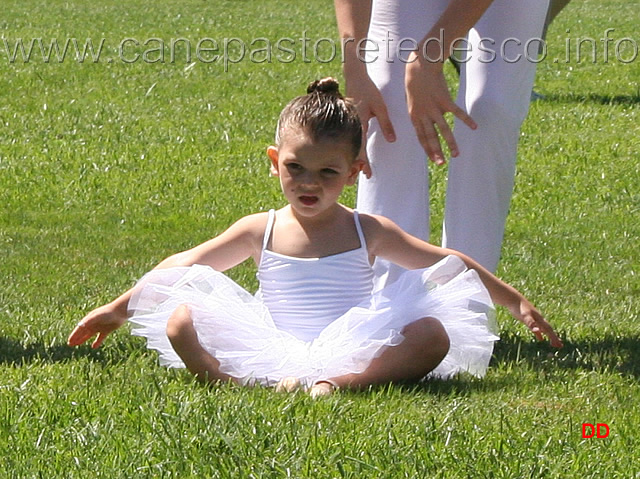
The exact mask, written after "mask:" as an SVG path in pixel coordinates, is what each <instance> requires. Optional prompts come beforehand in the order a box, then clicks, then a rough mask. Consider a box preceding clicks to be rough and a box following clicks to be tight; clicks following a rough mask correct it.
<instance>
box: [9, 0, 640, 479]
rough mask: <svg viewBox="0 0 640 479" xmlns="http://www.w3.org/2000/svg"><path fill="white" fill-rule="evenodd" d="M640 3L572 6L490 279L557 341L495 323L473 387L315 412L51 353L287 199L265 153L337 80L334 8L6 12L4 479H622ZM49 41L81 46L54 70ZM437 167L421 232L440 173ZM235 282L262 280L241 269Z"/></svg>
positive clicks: (632, 360)
mask: <svg viewBox="0 0 640 479" xmlns="http://www.w3.org/2000/svg"><path fill="white" fill-rule="evenodd" d="M639 9H640V4H639V3H638V1H634V0H603V1H596V0H584V1H580V2H578V1H576V2H574V3H572V4H570V5H569V7H567V9H566V10H565V11H564V12H563V13H562V14H561V16H560V17H559V18H558V19H557V21H556V23H554V24H553V26H552V27H551V29H550V31H549V36H548V43H549V45H548V53H547V58H546V59H545V60H544V61H543V62H541V63H540V65H539V68H538V76H537V82H536V90H537V91H538V92H540V93H542V94H543V95H544V96H545V98H544V99H543V100H540V101H537V102H535V103H533V104H532V106H531V111H530V114H529V117H528V119H527V120H526V122H525V124H524V127H523V129H522V137H521V144H520V151H519V162H518V174H517V179H516V187H515V192H514V196H513V202H512V208H511V213H510V217H509V221H508V225H507V233H506V238H505V243H504V254H503V260H502V263H501V266H500V270H499V275H500V276H501V277H503V278H504V279H505V280H507V281H508V282H511V283H512V284H514V285H515V286H516V287H518V288H519V289H521V290H522V291H523V292H525V293H526V294H527V296H529V297H530V298H531V299H532V300H533V301H534V302H535V303H536V304H537V305H538V306H539V308H540V309H541V310H542V311H543V312H544V313H545V314H546V315H547V317H548V318H549V320H550V321H551V322H552V323H553V324H554V325H555V326H556V327H557V329H558V331H559V332H560V334H561V336H562V337H563V339H564V340H565V342H566V346H565V348H563V349H562V350H560V351H555V350H552V349H551V348H550V347H549V346H548V345H546V344H537V343H535V341H534V340H533V338H532V337H531V336H530V335H529V333H528V332H527V331H525V329H524V327H522V326H521V325H520V324H516V323H515V322H514V321H513V320H512V319H511V318H510V317H509V316H508V315H507V314H506V313H505V312H504V311H499V315H498V319H499V322H500V329H501V337H502V340H501V341H500V343H499V344H498V346H497V348H496V351H495V357H494V359H493V360H492V363H491V367H490V370H489V373H488V374H487V376H486V377H485V378H483V379H482V380H478V379H474V378H469V377H460V378H457V379H455V380H453V381H449V382H441V381H432V382H428V383H425V384H421V385H418V386H407V385H405V386H389V387H385V388H377V389H372V390H370V391H367V392H364V393H340V394H337V395H335V396H333V397H330V398H326V399H323V400H318V401H313V400H311V399H309V398H308V397H306V396H305V395H304V394H296V395H284V394H276V393H275V392H273V391H272V390H268V389H263V388H255V389H243V388H239V387H232V386H223V387H218V388H206V387H202V386H200V385H198V384H196V383H195V382H194V381H193V380H192V379H191V377H190V376H189V375H188V374H187V373H185V372H184V371H174V370H172V371H168V370H166V369H165V368H162V367H160V366H158V364H157V357H156V355H155V353H153V352H150V351H147V350H146V348H145V347H144V341H143V340H142V339H140V338H136V337H132V336H131V335H129V334H128V329H129V328H128V327H125V328H122V329H121V330H120V331H118V332H117V333H115V334H114V335H112V336H111V337H110V338H109V340H108V341H107V343H106V344H105V346H104V347H102V348H101V349H100V350H96V351H94V350H91V349H90V348H89V347H80V348H77V349H73V350H72V349H70V348H68V347H67V346H66V345H65V341H66V337H67V335H68V333H69V332H70V330H71V329H72V327H73V325H74V324H75V323H76V322H77V321H78V320H79V319H80V318H82V316H83V315H84V314H85V313H86V312H87V311H89V310H90V309H91V308H93V307H95V306H98V305H100V304H103V303H105V302H107V301H109V300H111V299H113V298H114V297H115V296H116V295H118V294H119V293H120V292H122V291H123V290H124V289H126V288H128V287H130V286H131V285H132V284H133V283H134V282H135V281H136V279H137V278H139V277H140V276H141V275H142V274H143V273H144V272H146V271H147V270H149V269H150V268H151V267H152V266H153V265H155V264H156V263H157V262H158V261H159V260H161V259H162V258H164V257H165V256H167V255H168V254H170V253H173V252H175V251H178V250H181V249H185V248H187V247H189V246H192V245H194V244H197V243H199V242H202V241H204V240H205V239H208V238H210V237H212V236H214V235H215V234H217V233H219V232H221V231H222V230H223V229H225V228H226V227H227V226H228V225H229V224H230V223H231V222H233V221H234V220H235V219H237V218H239V217H240V216H242V215H245V214H248V213H251V212H256V211H259V210H266V209H268V208H271V207H278V206H280V205H282V204H283V199H282V197H281V195H280V192H279V187H278V183H277V181H275V180H273V179H270V178H269V171H268V165H267V160H266V156H265V153H264V150H265V148H266V146H267V145H269V144H270V143H271V141H272V137H273V132H274V128H275V120H276V117H277V114H278V113H279V111H280V109H281V108H282V106H283V105H284V103H285V102H286V101H288V100H289V99H290V98H292V97H293V96H295V95H297V94H300V93H301V92H302V91H303V89H304V87H305V85H306V83H307V82H308V81H310V80H311V79H314V78H317V77H321V76H327V75H333V76H338V77H341V65H340V61H339V58H337V59H335V60H333V61H329V60H331V56H332V53H333V52H332V45H331V43H330V42H329V41H319V39H335V38H336V37H337V32H336V28H335V21H334V14H333V7H332V4H331V2H306V3H305V2H297V1H289V0H284V1H277V2H276V1H272V0H267V1H264V2H257V1H250V0H243V1H230V0H227V1H216V2H212V1H209V2H207V1H204V0H185V1H182V2H173V1H167V0H158V1H156V2H154V3H153V4H149V3H147V2H140V1H133V2H115V1H113V0H106V1H104V2H86V1H83V0H65V1H62V0H52V1H50V2H46V5H41V6H40V5H39V6H36V5H35V4H33V5H32V4H31V3H30V2H28V3H25V2H21V1H18V0H4V1H3V3H2V16H1V17H0V205H1V206H0V257H1V258H2V262H1V266H0V272H1V273H2V274H1V276H0V279H1V281H0V453H1V455H2V457H3V465H2V466H1V467H0V478H4V477H7V478H9V477H12V478H13V477H15V478H31V477H44V478H51V477H61V478H62V477H63V478H86V477H97V478H103V477H104V478H119V477H122V478H131V477H179V478H187V477H194V478H195V477H199V478H200V477H223V478H226V477H256V478H257V477H296V478H302V477H314V478H315V477H351V478H360V477H384V478H386V477H409V478H414V477H416V478H422V477H447V478H448V477H455V478H457V477H460V478H466V477H498V478H499V477H505V478H521V477H531V478H538V477H579V478H587V477H606V478H610V477H611V478H613V477H624V478H629V477H640V466H639V465H638V464H640V460H639V455H638V452H637V450H638V444H639V443H640V434H639V431H640V387H639V385H638V382H639V378H640V323H639V321H638V320H639V319H640V299H639V297H640V278H639V276H640V247H639V243H638V238H639V237H640V158H639V156H638V152H639V151H640V127H639V126H638V125H639V124H640V57H639V58H637V59H635V60H634V61H630V60H631V59H633V58H634V46H635V55H636V56H637V48H638V44H639V43H640V37H639V36H638V34H637V26H638V21H639V20H640V14H639V13H638V12H639V11H640V10H639ZM609 28H613V29H614V30H612V31H609V33H605V32H606V30H607V29H609ZM605 35H608V36H609V38H611V39H612V41H611V42H604V41H602V40H601V39H602V38H604V37H605ZM54 38H57V39H58V41H59V42H60V48H61V49H62V48H63V47H64V43H65V40H66V39H68V38H69V39H70V38H76V39H77V40H78V43H79V47H80V48H82V47H83V45H86V43H85V40H86V39H88V38H89V39H91V41H92V44H91V46H93V47H94V50H93V51H89V56H87V57H86V58H85V60H84V61H82V62H80V61H78V60H77V59H76V57H75V53H74V52H73V47H74V45H73V44H72V43H69V44H68V45H67V46H68V48H69V51H68V52H67V54H68V57H67V58H66V59H65V61H59V58H58V56H56V55H57V54H61V52H55V51H53V52H50V51H49V49H50V46H51V43H50V42H51V40H52V39H54ZM283 38H285V39H289V40H291V41H285V42H283V43H281V44H280V47H281V48H280V49H279V50H275V53H277V54H278V56H275V55H274V56H272V57H271V61H270V62H269V61H268V60H269V58H268V52H267V51H266V50H265V45H266V44H267V42H271V45H272V46H274V45H275V44H276V42H277V40H278V39H283ZM18 39H22V41H23V42H24V48H25V54H26V53H28V51H29V48H30V42H31V40H34V43H33V47H34V49H33V51H32V52H31V53H32V56H31V58H30V59H29V60H25V59H24V57H23V56H22V51H21V50H20V48H19V45H18V43H17V42H18ZM36 39H41V40H42V42H43V47H44V51H41V50H39V43H38V42H37V41H36ZM179 39H182V40H181V41H179ZM225 39H226V40H225ZM230 39H234V40H230ZM585 39H593V40H594V41H593V42H589V41H587V40H585ZM198 42H200V43H198ZM252 42H253V43H252ZM198 45H199V49H198V50H197V48H196V47H198ZM578 45H581V48H582V55H583V57H582V58H580V59H578V58H577V57H576V56H577V55H576V48H578ZM605 45H608V49H609V50H608V57H606V56H605V52H604V46H605ZM243 46H244V48H245V52H244V55H245V57H244V59H243V60H242V61H237V62H236V60H237V59H239V58H240V56H241V55H242V53H243V52H242V48H243ZM99 48H102V49H101V50H99V53H100V55H99V56H98V57H96V56H95V55H97V52H98V49H99ZM189 48H191V50H189ZM567 48H569V51H570V52H571V55H570V57H569V58H568V60H567ZM593 48H595V49H596V50H595V55H596V58H595V60H596V61H595V62H594V61H593V58H592V55H593V50H592V49H593ZM224 49H226V50H227V53H228V59H229V60H228V61H227V62H226V64H225V63H224V62H222V61H220V60H218V61H216V62H213V61H212V60H213V59H214V57H215V55H216V54H220V53H222V52H223V51H224ZM286 49H288V51H287V50H286ZM196 50H197V51H196ZM47 52H48V53H49V55H48V57H47ZM171 53H173V55H174V57H173V58H171ZM43 54H44V57H43ZM92 54H93V55H94V56H91V55H92ZM616 54H617V55H618V58H616ZM189 55H191V58H189ZM197 55H199V57H198V56H197ZM554 60H557V61H554ZM448 74H450V75H451V79H452V82H453V80H454V76H453V72H452V71H450V70H448ZM431 171H432V179H431V181H432V195H433V221H432V224H433V228H434V229H433V240H434V241H436V242H437V241H438V238H439V235H440V231H439V224H440V221H441V218H442V209H443V195H444V191H445V184H446V169H442V168H441V169H437V168H432V170H431ZM354 196H355V190H353V189H351V190H349V191H348V192H346V193H345V198H344V201H345V202H346V203H347V204H353V202H354ZM230 276H231V277H232V278H233V279H234V280H236V281H238V282H239V283H240V284H242V285H243V286H245V287H247V288H248V289H250V290H253V289H255V288H256V286H257V283H256V280H255V270H254V267H253V266H251V265H249V264H246V265H242V266H240V267H238V268H236V269H234V270H233V271H232V272H230ZM583 423H592V424H597V423H606V424H607V425H608V426H609V429H610V434H609V436H608V437H607V438H601V439H598V438H593V439H586V438H583V437H582V425H583Z"/></svg>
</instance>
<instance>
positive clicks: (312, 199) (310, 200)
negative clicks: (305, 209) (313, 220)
mask: <svg viewBox="0 0 640 479" xmlns="http://www.w3.org/2000/svg"><path fill="white" fill-rule="evenodd" d="M317 202H318V197H317V196H308V195H303V196H300V203H302V204H303V205H305V206H313V205H315V204H316V203H317Z"/></svg>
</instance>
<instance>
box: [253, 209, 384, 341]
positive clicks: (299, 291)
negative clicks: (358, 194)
mask: <svg viewBox="0 0 640 479" xmlns="http://www.w3.org/2000/svg"><path fill="white" fill-rule="evenodd" d="M353 217H354V222H355V226H356V229H357V231H358V237H359V238H360V247H359V248H357V249H354V250H350V251H345V252H343V253H338V254H335V255H331V256H325V257H322V258H296V257H292V256H287V255H284V254H279V253H275V252H273V251H270V250H268V249H267V245H268V244H269V239H270V237H271V234H272V231H273V224H274V221H275V211H274V210H271V211H269V220H268V223H267V227H266V230H265V234H264V241H263V245H262V257H261V260H260V264H259V266H258V280H259V281H260V290H259V292H258V295H259V296H260V298H261V299H262V301H263V302H264V304H265V305H266V306H267V308H268V309H269V311H270V312H271V316H272V317H273V321H274V323H275V324H276V326H277V327H278V328H279V329H282V330H284V331H288V332H290V333H291V334H293V335H294V336H296V337H298V338H300V339H302V340H305V341H309V340H312V339H314V338H315V337H317V336H318V334H319V333H320V332H321V331H322V330H323V329H324V328H325V327H326V326H327V325H328V324H329V323H331V322H333V321H334V320H336V319H337V318H339V317H340V316H341V315H343V314H344V313H346V312H347V311H348V310H349V309H350V308H352V307H354V306H357V305H358V304H360V303H361V302H363V301H366V300H368V299H369V298H370V297H371V291H372V287H373V269H372V267H371V264H370V263H369V253H368V251H367V244H366V242H365V238H364V234H363V233H362V227H361V226H360V220H359V218H358V213H357V211H354V212H353Z"/></svg>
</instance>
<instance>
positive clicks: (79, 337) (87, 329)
mask: <svg viewBox="0 0 640 479" xmlns="http://www.w3.org/2000/svg"><path fill="white" fill-rule="evenodd" d="M126 320H127V318H126V316H123V315H122V314H121V313H119V312H118V311H117V309H116V308H115V307H114V306H113V304H112V303H109V304H105V305H104V306H100V307H99V308H96V309H94V310H93V311H91V312H90V313H89V314H87V315H86V316H85V317H84V318H83V319H82V320H81V321H80V322H79V323H78V324H77V325H76V327H75V328H74V329H73V331H72V332H71V334H70V335H69V339H68V340H67V344H68V345H69V346H78V345H80V344H82V343H84V342H85V341H87V340H89V339H90V338H92V337H93V336H95V335H96V334H97V335H98V337H97V338H96V339H95V341H94V342H93V344H92V345H91V347H92V348H98V347H100V345H101V344H102V343H103V342H104V340H105V338H106V337H107V336H108V335H109V334H111V333H112V332H113V331H115V330H116V329H118V328H119V327H120V326H122V325H123V324H124V323H125V322H126Z"/></svg>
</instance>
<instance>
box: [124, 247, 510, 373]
mask: <svg viewBox="0 0 640 479" xmlns="http://www.w3.org/2000/svg"><path fill="white" fill-rule="evenodd" d="M182 304H186V305H188V306H189V308H190V310H191V314H192V319H193V324H194V327H195V329H196V332H197V335H198V340H199V341H200V343H201V344H202V346H203V347H204V348H205V350H207V351H208V352H209V353H210V354H211V355H212V356H214V357H215V358H216V359H217V360H218V361H219V362H220V365H221V366H220V370H221V371H222V372H224V373H226V374H229V375H230V376H232V377H235V378H238V379H240V380H242V381H243V383H253V382H258V383H261V384H264V385H273V384H274V383H276V382H277V381H279V380H280V379H282V378H284V377H287V376H295V377H297V378H299V379H300V380H301V381H302V383H303V384H305V385H311V384H313V383H314V382H315V381H318V380H320V379H328V378H332V377H337V376H341V375H343V374H348V373H360V372H363V371H364V370H365V369H366V368H367V367H368V365H369V364H370V362H371V361H372V360H373V359H374V358H376V357H378V356H380V354H382V352H383V350H384V349H385V348H386V347H389V346H396V345H398V344H400V343H401V342H402V340H403V339H404V337H403V336H402V334H401V331H402V329H403V328H404V327H405V326H406V325H408V324H410V323H412V322H414V321H416V320H418V319H420V318H424V317H432V318H436V319H438V320H439V321H440V322H441V323H442V325H443V326H444V328H445V329H446V331H447V334H448V335H449V341H450V350H449V353H448V354H447V356H446V357H445V359H444V360H443V361H442V363H440V365H439V366H438V367H437V368H436V369H435V370H434V371H433V372H432V373H431V375H434V376H438V377H443V378H447V377H450V376H452V375H454V374H456V373H458V372H462V371H467V372H469V373H471V374H473V375H476V376H483V375H484V374H485V372H486V370H487V366H488V364H489V360H490V359H491V353H492V350H493V343H494V341H496V340H498V336H496V334H495V333H494V331H495V328H494V323H495V321H494V316H495V315H494V310H493V304H492V302H491V298H490V296H489V293H488V292H487V290H486V288H485V287H484V285H483V284H482V282H481V281H480V278H479V277H478V275H477V273H476V272H475V271H473V270H468V269H466V266H465V264H464V263H463V262H462V260H460V259H459V258H458V257H457V256H448V257H446V258H444V259H443V260H441V261H440V262H438V263H437V264H435V265H434V266H432V267H430V268H425V269H420V270H413V271H407V272H406V273H404V274H402V275H401V276H400V278H399V279H398V280H397V281H396V282H394V283H393V284H391V285H389V286H387V287H385V288H383V289H382V290H380V291H377V292H374V293H373V294H372V295H371V298H370V299H369V300H368V301H366V302H363V303H361V304H359V305H357V306H355V307H353V308H351V309H350V310H349V311H347V313H345V314H344V315H342V316H340V317H339V318H337V319H336V320H335V321H334V322H332V323H331V324H329V325H328V326H327V327H326V328H325V329H324V330H322V332H321V333H320V334H319V336H318V337H317V338H315V339H314V340H313V341H309V342H305V341H302V340H300V339H298V338H296V337H294V336H293V335H292V334H290V333H288V332H284V331H281V330H279V329H277V328H276V327H275V325H274V322H273V320H272V318H271V315H270V313H269V311H268V310H267V308H266V306H265V305H264V304H263V303H262V302H261V301H260V300H259V299H258V298H256V297H255V296H253V295H251V294H250V293H248V292H247V291H246V290H245V289H243V288H242V287H240V286H239V285H237V284H236V283H235V282H234V281H232V280H231V279H230V278H228V277H227V276H225V275H224V274H222V273H220V272H217V271H215V270H213V269H212V268H210V267H208V266H202V265H194V266H191V267H177V268H169V269H160V270H154V271H151V272H150V273H148V274H147V275H145V276H144V278H142V279H141V280H140V282H139V283H138V285H137V286H136V289H135V292H134V295H133V297H132V298H131V300H130V302H129V314H130V316H131V318H130V321H131V322H132V323H133V324H134V329H133V334H134V335H137V336H143V337H146V338H147V347H149V348H150V349H155V350H157V351H158V352H159V354H160V364H162V365H165V366H169V367H184V363H183V362H182V360H181V359H180V358H179V357H178V355H177V354H176V353H175V351H174V350H173V348H172V347H171V344H170V342H169V340H168V338H167V335H166V331H165V330H166V326H167V320H168V319H169V316H170V315H171V314H172V313H173V311H174V310H175V309H176V308H177V307H178V306H180V305H182Z"/></svg>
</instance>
